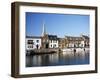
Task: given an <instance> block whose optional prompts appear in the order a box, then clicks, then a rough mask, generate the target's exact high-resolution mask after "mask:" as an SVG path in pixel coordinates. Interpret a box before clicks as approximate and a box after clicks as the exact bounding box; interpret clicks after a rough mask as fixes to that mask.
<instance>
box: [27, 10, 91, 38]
mask: <svg viewBox="0 0 100 80" xmlns="http://www.w3.org/2000/svg"><path fill="white" fill-rule="evenodd" d="M89 17H90V16H89V15H76V14H58V13H57V14H55V13H52V14H51V13H34V12H26V35H27V36H41V35H42V30H43V23H45V28H46V33H47V34H52V35H57V36H58V37H64V36H65V35H66V36H80V35H81V34H85V35H89Z"/></svg>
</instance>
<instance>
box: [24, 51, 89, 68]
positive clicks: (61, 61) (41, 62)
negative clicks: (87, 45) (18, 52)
mask: <svg viewBox="0 0 100 80" xmlns="http://www.w3.org/2000/svg"><path fill="white" fill-rule="evenodd" d="M78 64H89V51H81V52H77V53H74V52H62V53H54V54H40V55H33V56H26V67H34V66H56V65H57V66H58V65H78Z"/></svg>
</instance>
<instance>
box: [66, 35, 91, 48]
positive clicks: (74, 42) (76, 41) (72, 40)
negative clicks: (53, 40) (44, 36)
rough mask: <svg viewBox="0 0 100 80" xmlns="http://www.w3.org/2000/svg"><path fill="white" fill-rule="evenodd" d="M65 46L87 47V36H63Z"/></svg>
mask: <svg viewBox="0 0 100 80" xmlns="http://www.w3.org/2000/svg"><path fill="white" fill-rule="evenodd" d="M65 39H66V41H67V42H66V43H65V44H66V47H89V37H88V36H86V35H81V36H79V37H74V36H65Z"/></svg>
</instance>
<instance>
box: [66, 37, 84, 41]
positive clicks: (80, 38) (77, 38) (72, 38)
mask: <svg viewBox="0 0 100 80" xmlns="http://www.w3.org/2000/svg"><path fill="white" fill-rule="evenodd" d="M65 38H67V39H68V40H82V39H83V38H82V37H75V36H65Z"/></svg>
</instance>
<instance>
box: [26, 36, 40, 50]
mask: <svg viewBox="0 0 100 80" xmlns="http://www.w3.org/2000/svg"><path fill="white" fill-rule="evenodd" d="M26 44H27V45H26V49H27V50H32V49H40V48H41V37H35V36H34V37H33V36H26Z"/></svg>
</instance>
